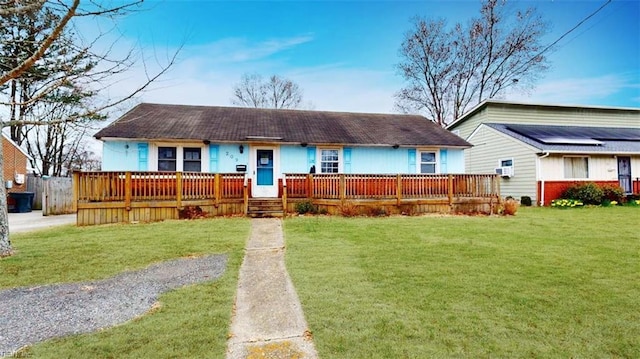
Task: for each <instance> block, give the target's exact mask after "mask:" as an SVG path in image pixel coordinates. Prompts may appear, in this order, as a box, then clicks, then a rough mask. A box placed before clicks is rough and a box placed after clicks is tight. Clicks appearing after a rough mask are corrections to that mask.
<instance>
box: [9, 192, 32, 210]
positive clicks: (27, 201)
mask: <svg viewBox="0 0 640 359" xmlns="http://www.w3.org/2000/svg"><path fill="white" fill-rule="evenodd" d="M9 197H11V198H13V199H14V200H15V201H16V205H15V207H14V208H13V210H11V212H14V213H27V212H31V206H32V203H33V192H11V193H9Z"/></svg>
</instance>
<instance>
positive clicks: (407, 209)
mask: <svg viewBox="0 0 640 359" xmlns="http://www.w3.org/2000/svg"><path fill="white" fill-rule="evenodd" d="M400 213H401V214H402V215H403V216H415V215H416V206H415V205H413V204H403V205H402V206H400Z"/></svg>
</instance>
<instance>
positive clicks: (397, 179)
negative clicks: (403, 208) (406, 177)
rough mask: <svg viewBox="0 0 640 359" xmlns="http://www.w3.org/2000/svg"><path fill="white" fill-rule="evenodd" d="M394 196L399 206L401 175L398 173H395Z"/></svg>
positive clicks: (400, 200)
mask: <svg viewBox="0 0 640 359" xmlns="http://www.w3.org/2000/svg"><path fill="white" fill-rule="evenodd" d="M396 196H397V198H398V206H399V205H400V202H402V175H401V174H399V173H398V174H397V175H396Z"/></svg>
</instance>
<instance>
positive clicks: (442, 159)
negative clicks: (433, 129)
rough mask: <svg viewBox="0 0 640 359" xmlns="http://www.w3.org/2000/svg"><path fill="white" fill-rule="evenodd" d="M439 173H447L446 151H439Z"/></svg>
mask: <svg viewBox="0 0 640 359" xmlns="http://www.w3.org/2000/svg"><path fill="white" fill-rule="evenodd" d="M440 173H449V171H447V150H446V149H441V150H440Z"/></svg>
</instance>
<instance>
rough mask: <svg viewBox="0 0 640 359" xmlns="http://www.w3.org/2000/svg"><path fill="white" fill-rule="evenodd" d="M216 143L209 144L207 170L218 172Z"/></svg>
mask: <svg viewBox="0 0 640 359" xmlns="http://www.w3.org/2000/svg"><path fill="white" fill-rule="evenodd" d="M219 152H220V147H219V146H218V145H209V172H218V153H219Z"/></svg>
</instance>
